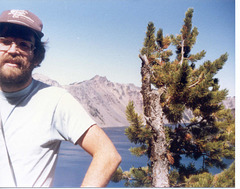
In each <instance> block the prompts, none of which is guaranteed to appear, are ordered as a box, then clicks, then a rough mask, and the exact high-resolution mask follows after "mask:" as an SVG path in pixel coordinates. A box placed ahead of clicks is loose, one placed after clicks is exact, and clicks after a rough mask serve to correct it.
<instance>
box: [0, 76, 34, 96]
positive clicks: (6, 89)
mask: <svg viewBox="0 0 240 189" xmlns="http://www.w3.org/2000/svg"><path fill="white" fill-rule="evenodd" d="M31 82H32V77H31V78H29V80H28V81H27V82H25V83H24V84H16V85H14V84H3V83H0V90H1V91H3V92H7V93H13V92H17V91H21V90H22V89H25V88H26V87H28V86H29V85H30V84H31Z"/></svg>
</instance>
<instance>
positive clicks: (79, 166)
mask: <svg viewBox="0 0 240 189" xmlns="http://www.w3.org/2000/svg"><path fill="white" fill-rule="evenodd" d="M125 128H126V127H111V128H104V131H105V132H106V133H107V135H108V136H109V138H110V139H111V140H112V142H113V143H114V145H115V146H116V148H117V150H118V152H119V153H120V155H121V156H122V163H121V164H120V166H121V168H122V169H123V170H124V171H127V170H129V168H131V167H132V166H134V167H141V166H146V161H147V158H146V157H136V156H133V155H131V153H130V151H129V148H131V147H135V145H134V144H132V143H130V142H129V140H128V138H127V137H126V136H125V135H124V130H125ZM91 159H92V158H91V156H90V155H89V154H88V153H86V152H85V151H84V150H82V149H81V148H80V147H79V146H75V145H73V144H72V143H70V142H65V141H64V142H62V144H61V147H60V153H59V157H58V162H57V167H56V172H55V179H54V182H53V187H65V188H66V187H79V186H80V185H81V183H82V180H83V177H84V175H85V173H86V171H87V168H88V166H89V165H90V162H91ZM183 161H184V162H185V163H190V162H191V161H192V160H191V159H186V158H185V159H183ZM225 162H226V163H227V164H228V165H230V164H231V163H232V162H233V160H225ZM192 163H194V162H193V161H192ZM201 165H202V160H199V161H197V162H195V166H196V167H199V166H201ZM210 172H211V173H212V174H216V173H219V172H221V170H220V169H217V168H213V169H211V170H210ZM107 187H111V188H114V187H118V188H119V187H124V182H123V181H121V182H119V183H114V182H110V183H109V184H108V186H107Z"/></svg>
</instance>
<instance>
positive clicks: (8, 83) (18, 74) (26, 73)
mask: <svg viewBox="0 0 240 189" xmlns="http://www.w3.org/2000/svg"><path fill="white" fill-rule="evenodd" d="M6 62H14V63H16V64H18V65H19V67H17V68H15V67H13V68H12V70H11V71H7V72H9V73H5V71H4V70H3V65H4V63H6ZM33 69H34V66H33V65H32V64H28V62H26V61H25V60H24V59H23V58H22V57H21V56H16V57H12V56H11V55H8V56H6V57H4V58H2V59H1V60H0V84H1V85H2V86H5V87H8V88H12V87H21V86H24V85H25V84H26V83H27V82H28V81H29V79H30V78H31V77H32V70H33ZM10 72H11V73H10Z"/></svg>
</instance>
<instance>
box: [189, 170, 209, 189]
mask: <svg viewBox="0 0 240 189" xmlns="http://www.w3.org/2000/svg"><path fill="white" fill-rule="evenodd" d="M212 182H213V176H212V174H210V173H206V172H205V173H202V174H199V175H193V176H191V177H190V178H189V179H186V187H194V188H196V187H198V188H199V187H201V188H203V187H211V184H212Z"/></svg>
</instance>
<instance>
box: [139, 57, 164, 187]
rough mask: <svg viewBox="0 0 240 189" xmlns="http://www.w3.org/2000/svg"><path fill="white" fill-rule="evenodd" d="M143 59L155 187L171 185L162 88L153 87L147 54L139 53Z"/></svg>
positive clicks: (143, 86)
mask: <svg viewBox="0 0 240 189" xmlns="http://www.w3.org/2000/svg"><path fill="white" fill-rule="evenodd" d="M139 56H140V58H141V60H142V67H141V75H142V90H141V93H142V96H143V105H144V115H145V119H146V123H147V124H148V125H149V126H150V127H151V128H152V130H153V133H154V134H153V136H152V140H151V158H150V160H151V163H152V178H153V187H169V178H168V171H169V170H168V169H169V164H168V159H167V148H166V137H165V131H164V125H163V112H162V107H161V104H160V97H161V94H162V92H161V90H158V91H157V90H152V89H151V82H150V78H151V68H150V66H149V61H148V59H147V56H146V55H144V56H142V55H139Z"/></svg>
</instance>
